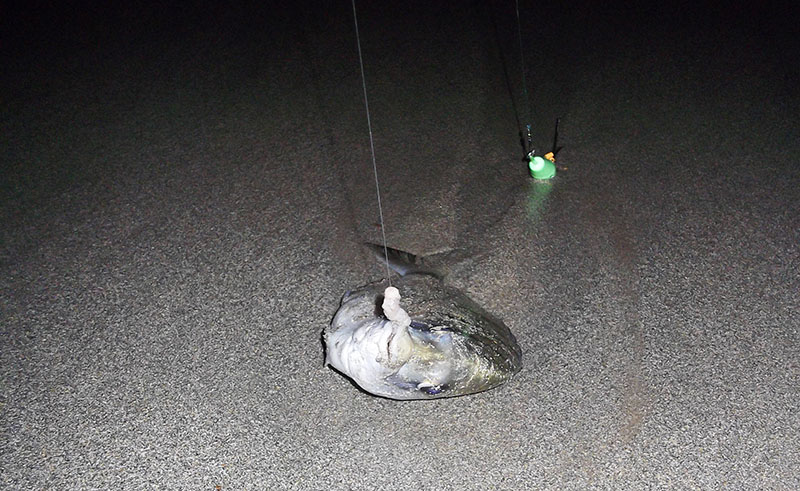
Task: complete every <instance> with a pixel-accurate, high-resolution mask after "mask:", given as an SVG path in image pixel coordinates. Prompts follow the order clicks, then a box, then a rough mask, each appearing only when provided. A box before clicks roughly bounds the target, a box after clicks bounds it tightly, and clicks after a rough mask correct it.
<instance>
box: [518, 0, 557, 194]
mask: <svg viewBox="0 0 800 491" xmlns="http://www.w3.org/2000/svg"><path fill="white" fill-rule="evenodd" d="M515 7H516V13H517V39H518V40H519V59H520V67H521V68H522V96H523V98H524V99H525V102H526V103H527V108H528V115H527V116H528V118H527V119H528V121H530V120H531V118H532V114H533V110H532V109H531V101H530V97H529V96H528V83H527V80H526V77H525V49H524V48H523V43H522V23H521V21H520V16H519V0H515ZM559 122H560V118H556V128H555V131H554V132H553V148H552V149H551V150H550V151H549V152H547V153H546V154H544V155H542V156H539V155H536V149H535V148H533V143H532V138H531V124H530V123H526V124H525V130H526V134H525V137H523V136H522V130H520V140H521V142H522V146H523V150H524V151H525V158H526V160H527V161H528V170H529V171H530V173H531V177H533V178H534V179H539V180H548V179H552V178H553V177H555V175H556V154H557V153H558V151H559V150H561V147H559V146H558V124H559Z"/></svg>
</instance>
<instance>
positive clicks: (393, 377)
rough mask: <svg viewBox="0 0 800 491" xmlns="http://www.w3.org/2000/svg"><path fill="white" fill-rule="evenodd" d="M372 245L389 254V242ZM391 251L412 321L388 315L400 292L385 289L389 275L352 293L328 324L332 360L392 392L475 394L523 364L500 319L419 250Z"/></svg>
mask: <svg viewBox="0 0 800 491" xmlns="http://www.w3.org/2000/svg"><path fill="white" fill-rule="evenodd" d="M368 246H369V247H371V248H372V249H373V250H374V251H375V253H376V254H377V255H378V256H379V257H380V258H381V259H382V260H383V258H384V248H383V246H377V245H374V244H368ZM388 256H389V258H388V259H389V264H390V266H391V267H392V269H394V270H395V271H396V272H398V273H399V274H400V275H401V276H402V277H401V278H398V279H395V280H393V281H392V285H393V286H394V287H396V288H397V289H398V290H399V292H400V294H402V299H400V300H399V302H400V311H401V312H402V313H401V315H403V316H404V315H405V313H406V312H407V313H408V317H410V322H409V321H408V317H405V324H404V323H403V322H398V321H397V319H396V317H395V316H390V315H389V312H388V310H387V309H388V308H389V307H387V305H391V304H392V302H394V304H393V305H394V307H392V308H393V309H395V310H396V309H397V301H398V298H399V297H398V298H388V297H389V296H395V297H396V296H397V293H396V292H397V290H393V289H392V290H393V291H394V293H391V290H386V287H387V286H388V283H387V282H386V281H385V280H384V281H381V282H377V283H372V284H369V285H366V286H364V287H361V288H359V289H358V290H355V291H352V292H348V293H346V294H345V295H344V297H343V298H342V301H341V305H340V307H339V310H338V311H337V312H336V315H335V316H334V318H333V321H332V322H331V324H330V326H328V327H327V328H326V329H325V333H324V339H325V347H326V364H328V365H330V366H332V367H333V368H335V369H336V370H338V371H339V372H341V373H342V374H344V375H346V376H348V377H350V378H351V379H352V380H353V381H354V382H355V383H356V384H358V385H359V386H360V387H361V388H362V389H364V390H365V391H367V392H369V393H371V394H374V395H377V396H382V397H388V398H391V399H435V398H442V397H454V396H461V395H466V394H474V393H476V392H482V391H484V390H488V389H491V388H494V387H497V386H498V385H500V384H502V383H504V382H506V381H508V380H510V379H511V378H512V377H513V376H514V375H515V374H516V373H517V372H519V371H520V369H521V368H522V353H521V350H520V347H519V344H517V340H516V339H515V338H514V335H513V334H512V333H511V331H510V330H509V329H508V327H506V325H505V324H504V323H503V322H502V321H501V320H500V319H498V318H496V317H494V316H492V315H491V314H489V313H488V312H486V311H485V310H484V309H482V308H481V307H480V306H479V305H478V304H476V303H475V302H474V301H472V300H470V299H469V298H468V297H467V296H466V295H464V294H463V293H461V292H460V291H459V290H457V289H455V288H452V287H449V286H447V285H445V284H444V282H443V281H442V280H441V277H440V275H439V274H438V273H437V272H436V271H435V270H432V269H428V268H426V267H424V266H421V265H420V261H418V260H417V258H416V257H415V256H414V255H412V254H409V253H407V252H403V251H400V250H397V249H388ZM384 292H386V296H387V298H384ZM403 309H404V310H403ZM395 315H397V314H395ZM387 317H392V318H391V319H389V318H387Z"/></svg>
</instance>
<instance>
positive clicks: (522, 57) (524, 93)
mask: <svg viewBox="0 0 800 491" xmlns="http://www.w3.org/2000/svg"><path fill="white" fill-rule="evenodd" d="M354 1H355V0H354ZM515 5H516V8H517V37H518V38H519V60H520V66H521V67H522V96H523V97H524V99H525V102H524V103H525V104H526V105H527V108H528V117H527V122H526V125H525V128H526V130H527V138H528V139H527V142H526V146H525V148H524V150H525V155H526V156H527V155H529V154H530V152H531V151H532V150H533V149H532V148H530V147H531V117H532V116H533V110H532V109H531V100H530V97H528V84H527V81H526V79H525V51H524V49H523V47H522V25H521V23H520V20H519V0H515ZM520 130H522V129H521V128H520Z"/></svg>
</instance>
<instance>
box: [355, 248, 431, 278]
mask: <svg viewBox="0 0 800 491" xmlns="http://www.w3.org/2000/svg"><path fill="white" fill-rule="evenodd" d="M364 245H365V246H367V248H369V250H371V251H372V252H373V253H374V254H375V257H377V258H378V260H379V261H381V262H383V261H386V260H388V261H389V267H390V268H392V269H393V270H394V271H395V272H396V273H397V274H399V275H400V276H406V275H408V274H427V275H430V276H434V277H436V278H440V279H441V278H442V276H443V273H442V272H441V271H439V270H438V269H436V268H433V267H430V266H428V265H427V264H425V259H424V258H423V257H421V256H417V255H416V254H411V253H410V252H406V251H401V250H400V249H393V248H391V247H384V246H382V245H379V244H373V243H371V242H365V243H364Z"/></svg>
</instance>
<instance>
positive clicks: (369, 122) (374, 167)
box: [352, 0, 521, 286]
mask: <svg viewBox="0 0 800 491" xmlns="http://www.w3.org/2000/svg"><path fill="white" fill-rule="evenodd" d="M352 3H353V22H354V23H355V26H356V44H357V45H358V64H359V66H361V85H362V86H363V88H364V108H365V109H366V111H367V128H368V129H369V150H370V153H371V154H372V172H373V174H374V175H375V194H377V196H378V214H379V215H380V217H381V235H382V238H383V256H384V258H386V279H387V280H388V281H389V286H392V272H391V270H390V268H389V250H388V248H387V247H386V226H385V225H384V223H383V207H382V206H381V186H380V184H379V183H378V164H377V163H376V162H375V143H374V141H373V138H372V120H371V119H370V117H369V99H368V98H367V77H366V76H365V75H364V58H363V57H362V56H361V38H360V37H359V35H358V16H357V15H356V0H352ZM520 42H521V41H520ZM520 46H521V45H520Z"/></svg>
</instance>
